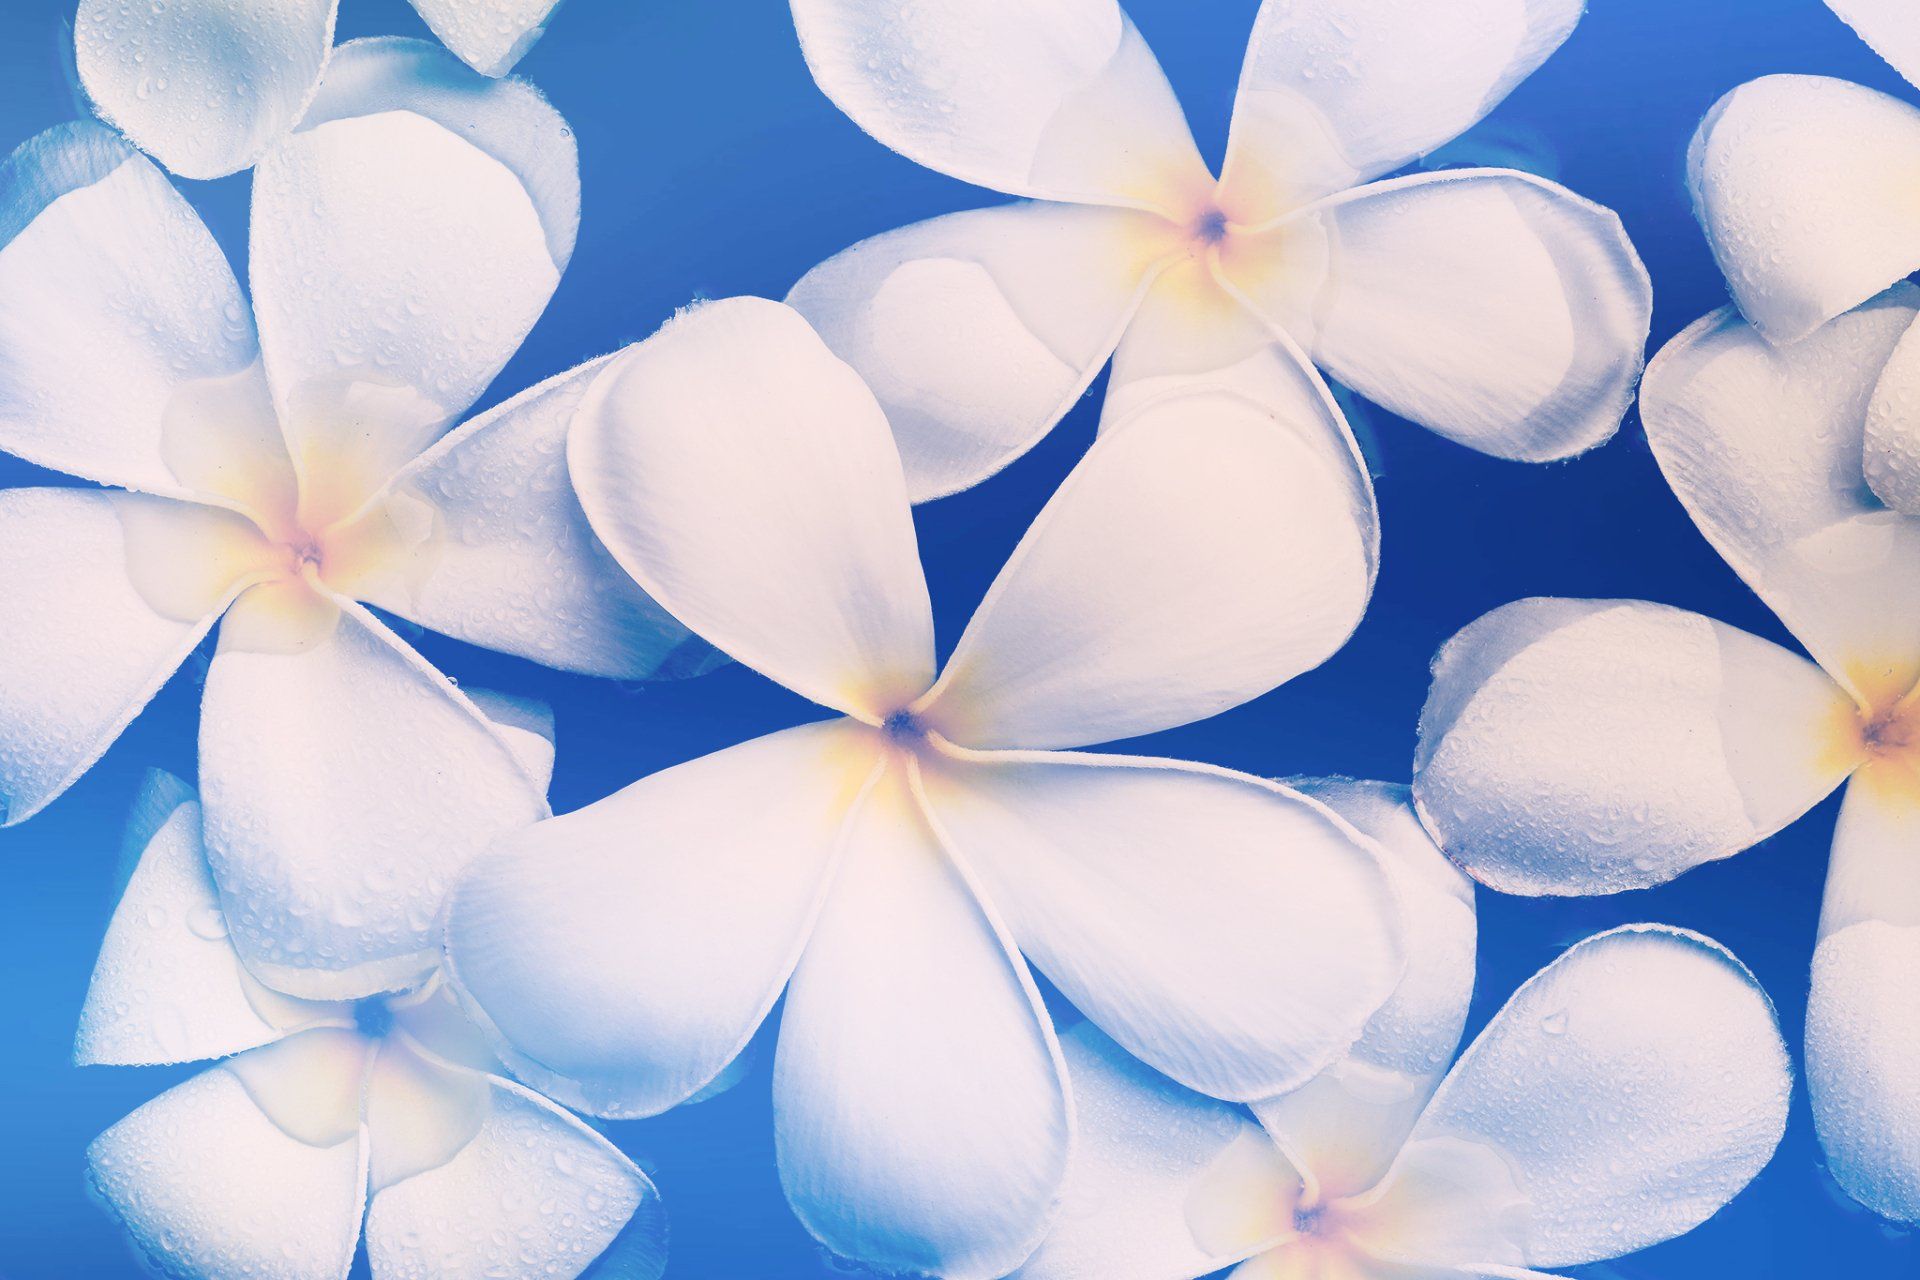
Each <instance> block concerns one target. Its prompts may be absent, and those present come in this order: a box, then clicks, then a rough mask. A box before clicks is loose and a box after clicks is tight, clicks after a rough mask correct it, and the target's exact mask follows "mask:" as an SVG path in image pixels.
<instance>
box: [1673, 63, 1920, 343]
mask: <svg viewBox="0 0 1920 1280" xmlns="http://www.w3.org/2000/svg"><path fill="white" fill-rule="evenodd" d="M1687 181H1688V186H1689V187H1690V188H1691V189H1692V192H1693V204H1694V212H1695V213H1696V214H1697V215H1698V217H1699V219H1700V225H1701V226H1702V227H1704V228H1705V230H1706V233H1707V242H1708V243H1709V244H1710V245H1712V246H1713V256H1714V257H1715V258H1716V259H1717V260H1718V261H1719V263H1720V269H1721V270H1722V271H1723V272H1725V273H1726V276H1727V284H1728V286H1729V287H1730V288H1731V289H1732V290H1733V299H1734V301H1735V302H1737V303H1739V304H1740V309H1741V310H1742V311H1744V312H1745V313H1746V316H1747V319H1749V320H1751V321H1752V322H1753V323H1754V325H1755V326H1757V327H1758V328H1759V330H1760V332H1761V333H1763V334H1765V335H1766V338H1767V340H1768V341H1769V342H1779V343H1789V342H1798V341H1799V340H1800V339H1802V338H1804V337H1806V336H1807V335H1808V334H1810V333H1812V332H1813V331H1814V330H1815V329H1817V328H1819V327H1820V326H1821V325H1822V324H1824V323H1826V322H1827V321H1828V320H1831V319H1833V317H1835V316H1837V315H1839V314H1840V313H1841V312H1843V311H1847V310H1850V309H1852V308H1853V307H1855V306H1858V305H1859V304H1860V303H1862V302H1865V301H1866V300H1867V299H1868V298H1871V297H1872V296H1873V295H1874V294H1876V293H1879V292H1880V291H1881V290H1882V289H1885V288H1886V287H1887V286H1888V285H1890V284H1892V283H1893V282H1894V281H1896V280H1898V279H1900V277H1902V276H1904V275H1907V274H1908V273H1910V272H1912V271H1913V270H1914V269H1915V268H1920V226H1917V224H1916V219H1920V194H1916V183H1917V182H1920V110H1916V109H1915V108H1914V107H1913V106H1911V105H1910V104H1908V103H1905V102H1902V101H1900V100H1899V99H1898V98H1890V97H1888V96H1887V95H1886V94H1884V93H1879V92H1877V91H1875V90H1872V89H1867V88H1862V87H1861V86H1860V85H1857V84H1850V83H1848V82H1847V81H1845V80H1832V79H1828V78H1827V77H1825V76H1782V75H1774V76H1762V77H1761V78H1760V79H1758V80H1750V81H1748V82H1747V83H1746V84H1743V85H1741V86H1740V87H1739V88H1737V89H1735V90H1733V91H1732V92H1731V93H1729V94H1727V95H1726V96H1725V97H1724V98H1722V99H1720V101H1719V102H1717V103H1715V104H1714V107H1713V109H1712V110H1711V111H1709V112H1707V114H1706V118H1705V119H1703V120H1702V121H1701V122H1700V128H1699V130H1698V131H1697V132H1695V134H1694V136H1693V143H1692V145H1691V146H1690V147H1689V148H1688V150H1687Z"/></svg>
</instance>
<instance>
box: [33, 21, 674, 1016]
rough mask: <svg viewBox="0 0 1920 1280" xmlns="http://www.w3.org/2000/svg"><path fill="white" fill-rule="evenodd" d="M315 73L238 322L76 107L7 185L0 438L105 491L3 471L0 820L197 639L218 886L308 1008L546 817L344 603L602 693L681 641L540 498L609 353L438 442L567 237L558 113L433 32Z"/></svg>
mask: <svg viewBox="0 0 1920 1280" xmlns="http://www.w3.org/2000/svg"><path fill="white" fill-rule="evenodd" d="M422 63H426V64H428V65H436V66H438V67H439V71H438V72H436V74H435V75H434V76H432V77H427V78H420V77H416V76H415V75H414V74H412V70H413V68H415V67H417V66H419V65H421V64H422ZM333 67H334V71H333V75H331V76H330V77H329V78H328V82H327V85H326V87H325V88H323V89H322V91H321V93H320V96H319V98H318V99H317V100H316V102H315V104H314V109H313V110H312V111H311V112H310V113H309V114H308V116H307V119H306V122H305V124H304V125H303V126H302V128H301V130H300V131H299V132H297V133H295V134H293V135H292V136H291V137H290V138H289V139H288V140H287V141H286V143H285V144H284V145H282V146H281V147H280V148H278V149H277V150H275V151H274V152H273V153H272V154H271V155H269V156H268V157H266V159H265V160H263V161H262V162H261V165H260V167H259V169H258V170H257V172H256V174H255V179H254V193H253V223H252V243H251V250H250V260H251V268H252V284H253V290H252V293H253V298H252V305H251V307H249V305H248V302H247V299H246V298H245V297H243V296H242V294H241V292H240V288H239V285H238V284H237V283H236V282H235V280H234V277H233V274H232V272H231V271H230V270H229V269H228V267H227V264H226V261H225V259H224V258H223V257H222V256H221V254H220V252H219V249H218V247H217V246H216V245H215V243H214V241H213V238H212V236H211V235H210V234H209V233H208V232H207V230H206V228H205V227H203V226H202V225H201V223H200V221H199V219H198V218H197V217H195V215H194V213H193V211H192V210H191V209H190V208H189V207H188V206H187V204H186V202H185V201H183V200H182V199H181V198H180V197H179V196H178V195H177V194H176V193H175V192H174V191H173V189H172V188H171V187H170V186H168V184H167V182H166V180H165V179H164V178H163V177H162V176H161V175H160V172H159V171H158V170H157V169H156V168H154V166H153V165H152V164H151V163H150V162H149V161H147V160H146V159H145V158H144V157H143V156H141V155H140V154H139V153H138V152H136V151H134V150H133V149H132V148H130V147H129V146H127V144H126V143H125V142H123V141H122V140H121V139H119V138H118V137H117V136H115V135H114V134H112V133H110V132H109V131H107V130H106V129H104V128H102V127H101V126H99V125H97V124H91V123H88V124H75V125H69V126H63V127H60V128H56V129H53V130H51V131H49V132H47V133H45V134H42V135H41V136H40V137H38V138H36V139H34V140H32V141H30V142H28V143H27V144H25V145H24V146H23V147H22V148H21V149H20V150H19V151H18V152H16V153H15V154H14V156H13V157H12V158H11V159H10V160H9V161H8V162H7V164H6V167H5V170H4V172H0V188H4V190H3V191H0V202H3V203H4V209H5V213H4V219H5V221H4V228H5V230H6V231H7V232H9V233H10V234H9V236H8V238H7V240H6V242H5V244H4V246H3V247H0V448H5V449H6V450H8V451H10V452H12V453H15V454H17V455H19V456H20V457H22V458H25V459H26V460H28V461H30V462H33V463H37V464H39V465H41V466H43V467H49V468H53V469H55V470H58V471H64V472H67V473H69V474H71V475H75V476H79V477H83V478H85V479H87V480H92V481H97V482H99V483H100V484H102V485H107V486H114V487H112V488H108V489H93V488H29V489H9V490H5V491H0V597H3V598H4V599H5V600H6V608H5V609H4V610H0V812H3V813H4V817H5V820H6V821H8V822H19V821H22V820H23V819H25V818H27V817H29V816H30V815H32V814H34V813H35V812H37V811H38V810H39V809H40V808H41V807H42V806H44V805H45V804H47V803H48V802H49V801H50V800H52V799H53V798H54V797H56V796H58V795H59V794H60V793H61V792H62V791H63V790H65V788H66V787H67V786H68V785H69V784H70V783H72V782H73V780H74V779H75V778H76V777H78V776H79V775H80V774H81V773H83V772H84V771H85V770H86V769H87V768H88V767H89V766H90V765H91V764H92V763H93V761H94V760H95V759H97V758H98V757H99V755H100V754H101V752H102V751H104V750H105V749H106V747H107V746H108V745H109V744H110V743H111V742H112V741H113V740H114V738H115V737H116V736H117V735H118V734H119V732H120V730H121V729H122V728H123V727H124V726H125V725H126V724H127V722H128V721H129V720H131V719H132V718H133V716H134V715H136V714H137V713H138V712H139V710H140V708H141V707H142V706H143V705H144V704H145V703H146V701H147V700H148V698H149V697H151V695H152V694H153V692H154V691H155V690H156V689H157V688H158V687H159V686H160V685H161V684H162V683H163V682H164V681H165V680H166V679H167V678H168V676H169V675H170V674H171V673H172V672H173V671H174V670H175V668H177V667H178V666H179V665H180V664H181V662H182V661H183V660H184V659H185V658H186V656H187V655H188V654H189V653H190V652H192V651H193V649H194V648H195V647H196V646H197V645H198V644H199V643H200V641H201V639H202V638H203V637H204V636H206V635H207V634H208V632H209V630H210V629H211V628H212V627H214V625H215V623H216V621H218V622H219V625H220V634H219V644H218V648H217V650H216V652H215V653H214V656H213V660H212V665H211V668H210V669H209V671H208V673H207V679H206V692H205V696H204V699H203V701H202V719H201V731H200V780H201V786H202V788H203V789H204V791H205V793H206V805H207V822H208V832H207V839H208V845H209V856H210V858H211V860H212V864H213V871H214V877H215V879H216V881H217V882H218V883H219V885H220V892H221V896H222V899H223V901H224V903H225V907H226V911H227V915H228V919H229V921H230V923H231V924H232V926H233V937H234V942H235V944H236V945H237V946H238V947H239V949H240V952H241V954H242V955H243V956H244V957H245V958H246V960H247V962H248V964H249V965H250V966H252V967H253V968H254V970H255V972H257V973H259V974H260V975H261V976H262V977H263V978H265V979H266V980H268V981H270V982H272V983H273V984H274V985H275V986H277V987H280V988H282V989H285V990H289V991H294V992H296V993H298V994H300V995H305V996H312V997H316V998H325V999H339V998H347V997H352V996H359V995H365V994H369V993H371V992H373V991H376V990H380V989H383V988H387V987H398V986H406V985H410V984H412V983H414V982H416V981H417V980H419V979H420V978H421V977H422V976H423V975H424V974H425V973H426V972H427V971H428V970H429V969H431V968H432V967H433V966H434V965H435V964H436V963H437V956H438V947H437V945H436V943H435V941H434V939H433V937H432V936H431V934H430V929H431V926H432V924H433V920H434V916H435V914H436V913H437V912H438V910H439V906H440V902H441V899H442V897H443V896H444V893H445V890H446V888H447V886H448V885H449V884H450V883H451V879H452V876H453V874H454V872H455V871H456V870H458V869H459V868H460V867H461V866H462V865H464V864H465V863H466V861H467V860H468V859H469V858H470V857H472V856H473V855H474V854H476V853H477V852H479V851H480V850H481V849H483V848H484V847H485V846H486V845H487V844H489V843H490V842H491V841H492V840H493V839H494V838H495V837H496V836H497V835H499V834H500V833H501V832H502V831H505V830H508V829H511V828H513V827H517V826H522V825H525V824H526V823H529V822H532V821H534V820H536V819H538V818H541V817H544V816H546V814H547V812H548V810H547V807H546V801H545V798H544V794H543V790H542V788H540V787H538V786H536V785H535V784H534V780H533V779H532V778H530V777H529V776H528V775H527V772H526V770H525V768H524V767H523V765H522V763H521V762H520V761H519V760H518V758H517V757H516V755H515V753H514V752H513V751H512V750H511V749H509V746H508V744H507V742H506V740H505V739H504V738H503V736H502V734H501V732H500V731H499V729H498V727H497V726H496V725H495V724H494V723H493V722H492V721H491V720H490V719H489V718H488V717H487V716H486V715H484V714H482V712H481V710H480V708H479V707H477V706H476V705H475V703H474V701H473V700H472V699H471V698H469V697H467V696H466V695H464V694H463V693H461V691H460V690H459V689H458V688H456V687H455V686H454V684H453V682H452V681H450V680H449V679H448V678H447V677H446V676H444V675H442V674H441V673H440V672H438V671H436V670H435V669H434V668H433V667H432V666H431V665H429V664H428V663H427V662H426V660H425V659H423V658H422V657H421V656H420V655H419V654H418V653H416V652H415V651H414V650H413V649H412V648H411V647H410V646H409V645H408V644H407V643H406V642H405V641H404V640H402V639H401V638H399V637H398V636H396V635H395V634H394V633H393V631H392V630H391V629H390V628H389V627H388V626H387V625H386V624H385V623H384V622H382V621H381V620H380V619H379V618H377V617H376V616H375V615H374V614H373V613H372V612H370V611H369V610H368V608H367V607H366V605H365V604H363V603H361V602H368V603H371V604H374V605H377V606H379V607H381V608H383V609H387V610H390V611H392V612H394V613H397V614H400V615H402V616H404V617H406V618H408V619H411V620H413V621H414V622H417V623H419V624H421V625H423V626H426V627H430V628H432V629H433V630H436V631H440V632H444V633H446V634H448V635H452V636H455V637H458V638H460V639H462V640H467V641H471V642H474V643H477V644H482V645H486V646H488V647H491V648H494V649H499V650H503V651H506V652H509V653H515V654H519V655H522V656H524V657H528V658H531V659H533V660H535V661H538V662H543V663H546V664H548V665H551V666H557V667H563V668H567V669H571V670H577V671H585V672H589V673H592V674H596V675H606V676H624V677H638V676H641V675H645V674H647V673H648V672H650V671H654V670H655V669H656V668H657V667H658V665H659V664H660V663H661V662H662V661H664V660H667V659H669V658H671V656H672V655H673V653H674V652H675V651H676V649H677V647H678V646H679V645H680V644H682V642H684V640H685V639H686V634H685V632H684V630H683V629H682V628H681V627H680V626H679V625H678V624H676V623H674V622H673V621H672V620H671V619H669V618H667V617H666V616H665V615H664V614H663V613H661V612H660V611H659V610H658V609H657V608H656V607H655V606H653V605H652V604H651V602H649V601H648V600H646V599H645V597H644V596H642V595H641V594H640V592H639V591H638V589H637V588H635V587H634V586H633V585H632V583H631V582H630V581H629V580H628V578H627V576H626V575H625V574H623V573H621V572H620V570H619V567H618V566H617V565H615V564H614V563H613V561H612V560H611V558H610V557H608V556H607V554H606V552H605V551H604V550H603V549H601V548H600V547H599V546H598V545H597V544H596V543H595V542H594V540H593V537H592V533H591V531H590V530H589V529H588V527H587V525H586V521H585V518H584V516H582V514H581V513H580V510H579V506H578V503H577V501H576V500H575V499H574V497H573V496H572V492H571V490H570V488H569V485H568V482H567V476H566V470H565V457H564V449H563V442H564V439H565V428H566V422H567V418H568V415H569V414H570V413H571V411H572V408H573V405H574V404H575V403H576V402H577V401H578V400H579V398H580V396H581V395H582V394H583V392H584V391H585V389H586V387H587V385H588V384H589V383H590V382H591V381H592V380H593V379H594V377H596V376H597V375H598V373H599V371H600V369H601V365H600V363H599V362H593V363H589V364H587V365H584V366H582V367H581V368H578V369H575V370H573V371H572V372H570V373H567V374H563V375H561V376H559V377H557V378H554V379H551V380H549V381H547V382H545V383H542V384H541V385H539V386H537V387H535V388H534V389H532V390H531V391H528V392H526V393H524V394H522V395H520V396H517V397H515V398H513V399H511V400H509V401H507V402H506V403H505V404H503V405H501V406H499V407H498V408H496V409H493V410H490V411H489V412H487V413H484V414H481V415H480V416H478V417H476V418H474V419H473V420H472V421H470V422H468V423H466V424H465V425H463V426H461V427H460V428H459V429H458V430H454V431H452V432H450V433H448V432H447V428H448V427H449V426H450V425H451V424H452V423H453V422H454V421H455V420H456V419H457V418H458V416H459V415H460V413H461V412H462V411H463V410H464V409H465V408H466V407H467V405H469V404H470V403H471V402H472V401H473V400H474V399H475V398H476V397H477V396H478V395H479V394H480V392H481V391H482V390H483V389H484V388H485V387H486V385H487V384H488V382H489V381H491V380H492V378H493V376H494V374H495V373H496V372H497V371H498V370H499V369H500V367H501V365H502V364H504V363H505V362H506V360H507V358H508V357H509V356H511V355H512V354H513V352H514V350H515V348H516V347H517V346H518V345H519V342H520V339H521V337H522V336H523V335H524V334H525V333H526V332H527V330H528V329H529V328H530V327H531V326H532V324H533V322H534V319H535V318H536V317H537V316H538V315H539V314H540V312H541V310H542V309H543V308H544V307H545V305H546V302H547V299H548V297H549V296H550V295H551V294H552V292H553V288H554V284H555V282H556V280H557V279H558V277H559V273H560V269H561V266H562V265H563V264H564V263H565V262H566V260H567V256H568V254H569V252H570V251H571V249H572V247H573V236H574V228H575V224H576V218H577V213H578V208H579V204H578V192H579V188H578V182H577V173H576V169H575V159H574V152H573V146H572V143H571V140H570V139H569V137H568V135H567V132H566V129H565V126H564V124H563V123H562V121H561V119H560V117H559V116H558V115H556V114H555V113H554V112H553V111H552V110H551V109H550V108H549V107H548V106H547V105H546V103H545V102H544V101H543V100H542V99H540V98H539V96H538V95H537V94H536V93H534V91H533V90H531V89H530V88H528V87H527V86H526V85H524V84H521V83H518V82H515V81H486V80H482V79H481V78H480V77H478V76H475V75H473V74H472V73H471V72H466V71H464V69H459V68H457V64H454V63H453V60H452V58H451V57H450V56H448V55H447V54H446V53H445V52H444V51H441V50H438V49H437V48H436V47H434V46H431V45H422V44H419V43H417V42H407V41H370V42H365V43H361V44H355V45H350V46H347V47H345V48H343V49H342V50H341V52H340V56H339V57H337V58H336V59H335V60H334V64H333ZM456 71H458V74H459V75H460V76H463V77H464V78H465V80H466V83H465V84H464V85H463V86H462V87H460V88H459V89H458V90H457V91H452V90H447V89H443V88H442V87H440V85H441V83H442V81H443V80H445V79H447V78H450V77H454V76H455V73H456ZM256 317H257V320H258V326H259V327H258V330H257V332H256V329H255V321H256ZM222 618H224V621H220V620H221V619H222Z"/></svg>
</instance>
